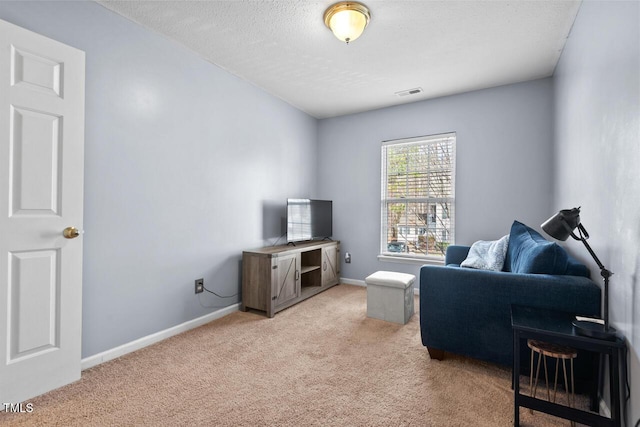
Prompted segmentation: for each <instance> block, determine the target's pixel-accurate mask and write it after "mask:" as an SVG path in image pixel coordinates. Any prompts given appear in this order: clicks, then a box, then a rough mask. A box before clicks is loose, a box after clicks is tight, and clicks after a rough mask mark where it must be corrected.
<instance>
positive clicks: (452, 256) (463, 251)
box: [444, 245, 471, 265]
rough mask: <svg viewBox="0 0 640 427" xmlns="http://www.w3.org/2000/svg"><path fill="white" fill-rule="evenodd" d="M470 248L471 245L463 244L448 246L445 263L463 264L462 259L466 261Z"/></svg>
mask: <svg viewBox="0 0 640 427" xmlns="http://www.w3.org/2000/svg"><path fill="white" fill-rule="evenodd" d="M469 249H471V247H470V246H463V245H450V246H448V247H447V253H446V254H445V257H444V264H445V265H449V264H457V265H460V264H462V261H464V260H465V259H466V258H467V255H469Z"/></svg>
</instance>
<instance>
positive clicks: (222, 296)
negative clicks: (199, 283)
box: [202, 286, 240, 298]
mask: <svg viewBox="0 0 640 427" xmlns="http://www.w3.org/2000/svg"><path fill="white" fill-rule="evenodd" d="M202 289H204V290H205V291H207V292H209V293H211V294H214V295H215V296H217V297H218V298H233V297H237V296H238V295H240V294H239V293H238V292H236V293H235V294H233V295H229V296H224V295H220V294H217V293H215V292H213V291H210V290H209V289H207V288H205V287H204V286H203V287H202Z"/></svg>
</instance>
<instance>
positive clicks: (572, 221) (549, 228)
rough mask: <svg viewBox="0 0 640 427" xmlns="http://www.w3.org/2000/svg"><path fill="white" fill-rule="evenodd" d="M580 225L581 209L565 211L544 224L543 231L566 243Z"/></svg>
mask: <svg viewBox="0 0 640 427" xmlns="http://www.w3.org/2000/svg"><path fill="white" fill-rule="evenodd" d="M578 225H580V208H573V209H563V210H561V211H560V212H558V213H557V214H555V215H554V216H552V217H551V218H549V219H548V220H546V221H545V222H544V223H543V224H542V229H543V230H544V232H545V233H547V234H548V235H549V236H551V237H553V238H554V239H557V240H562V241H565V240H567V238H568V237H569V236H571V234H572V233H573V230H575V228H576V227H577V226H578Z"/></svg>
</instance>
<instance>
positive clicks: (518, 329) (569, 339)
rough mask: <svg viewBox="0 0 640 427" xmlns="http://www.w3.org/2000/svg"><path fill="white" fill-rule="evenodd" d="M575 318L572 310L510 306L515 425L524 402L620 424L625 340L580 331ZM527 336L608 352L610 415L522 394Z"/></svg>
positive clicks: (594, 422)
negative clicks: (522, 362) (522, 353)
mask: <svg viewBox="0 0 640 427" xmlns="http://www.w3.org/2000/svg"><path fill="white" fill-rule="evenodd" d="M574 319H575V315H573V314H571V313H565V312H560V311H553V310H545V309H539V308H534V307H526V306H520V305H512V306H511V327H512V328H513V394H514V403H513V406H514V418H513V425H514V426H516V427H519V426H520V407H521V406H522V407H525V408H530V409H533V410H535V411H540V412H546V413H547V414H551V415H554V416H557V417H560V418H564V419H567V420H572V421H577V422H579V423H582V424H586V425H589V426H603V427H604V426H607V427H608V426H615V427H620V425H621V415H620V358H621V356H622V354H623V353H622V352H623V349H624V348H625V343H624V341H623V340H622V339H621V338H618V337H616V339H615V340H613V341H607V340H601V339H597V338H591V337H586V336H582V335H578V334H577V333H576V331H575V329H574V328H573V325H572V324H571V322H572V321H573V320H574ZM528 338H531V339H535V340H540V341H546V342H550V343H555V344H560V345H565V346H569V347H573V348H576V349H582V350H587V351H592V352H596V353H599V354H600V355H606V356H607V359H608V361H609V385H610V397H611V418H607V417H603V416H602V415H599V414H597V413H594V412H589V411H583V410H580V409H576V408H570V407H567V406H563V405H560V404H558V403H553V402H549V401H547V400H542V399H537V398H534V397H531V396H527V395H524V394H520V341H521V340H523V339H528ZM600 366H601V367H602V366H603V364H602V363H601V364H600Z"/></svg>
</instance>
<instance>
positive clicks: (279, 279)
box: [273, 254, 300, 307]
mask: <svg viewBox="0 0 640 427" xmlns="http://www.w3.org/2000/svg"><path fill="white" fill-rule="evenodd" d="M275 260H276V265H277V267H278V268H276V269H275V280H274V281H273V283H274V286H276V289H275V292H274V295H275V296H276V302H275V305H276V307H277V306H279V305H281V304H284V303H285V302H287V301H290V300H292V299H293V298H297V297H298V296H299V295H300V291H299V289H300V286H299V284H298V282H299V280H298V279H299V278H300V272H299V268H300V255H299V254H294V255H287V256H283V257H277V258H275Z"/></svg>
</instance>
